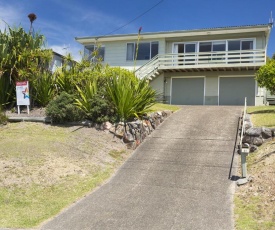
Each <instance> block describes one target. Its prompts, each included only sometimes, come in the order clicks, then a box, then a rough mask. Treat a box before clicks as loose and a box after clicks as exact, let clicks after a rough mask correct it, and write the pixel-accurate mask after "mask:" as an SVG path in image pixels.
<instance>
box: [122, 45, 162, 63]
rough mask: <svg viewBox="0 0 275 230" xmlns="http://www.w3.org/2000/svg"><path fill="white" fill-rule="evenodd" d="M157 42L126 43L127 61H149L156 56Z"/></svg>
mask: <svg viewBox="0 0 275 230" xmlns="http://www.w3.org/2000/svg"><path fill="white" fill-rule="evenodd" d="M158 49H159V44H158V42H141V43H139V44H138V47H137V43H127V55H126V60H127V61H133V60H135V59H136V60H150V59H152V58H153V57H155V56H156V55H157V54H158Z"/></svg>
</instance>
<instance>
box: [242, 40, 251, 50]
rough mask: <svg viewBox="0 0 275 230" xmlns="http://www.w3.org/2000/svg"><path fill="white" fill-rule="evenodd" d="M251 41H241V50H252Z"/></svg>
mask: <svg viewBox="0 0 275 230" xmlns="http://www.w3.org/2000/svg"><path fill="white" fill-rule="evenodd" d="M252 49H253V41H242V50H252Z"/></svg>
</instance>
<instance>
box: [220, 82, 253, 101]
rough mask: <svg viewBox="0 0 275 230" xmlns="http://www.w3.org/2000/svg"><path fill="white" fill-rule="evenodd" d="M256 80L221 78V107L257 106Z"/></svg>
mask: <svg viewBox="0 0 275 230" xmlns="http://www.w3.org/2000/svg"><path fill="white" fill-rule="evenodd" d="M255 84H256V83H255V80H254V78H253V77H221V78H220V87H219V104H220V105H244V98H245V97H247V104H248V105H255Z"/></svg>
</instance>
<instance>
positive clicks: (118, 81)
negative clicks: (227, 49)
mask: <svg viewBox="0 0 275 230" xmlns="http://www.w3.org/2000/svg"><path fill="white" fill-rule="evenodd" d="M106 91H107V95H108V97H109V100H110V101H111V102H112V103H113V104H114V107H115V109H116V112H117V114H118V116H119V118H120V120H121V121H122V122H124V124H125V123H126V122H127V121H128V120H130V119H132V118H134V117H137V118H140V117H141V116H142V115H143V114H144V113H146V112H148V109H149V108H150V107H151V106H152V105H154V104H155V103H156V97H157V93H156V91H155V90H153V89H152V88H151V86H150V85H149V83H148V80H147V79H138V78H137V77H135V75H134V73H132V72H128V73H127V74H126V72H125V71H123V74H122V75H114V76H112V77H111V78H110V79H109V80H108V81H107V88H106Z"/></svg>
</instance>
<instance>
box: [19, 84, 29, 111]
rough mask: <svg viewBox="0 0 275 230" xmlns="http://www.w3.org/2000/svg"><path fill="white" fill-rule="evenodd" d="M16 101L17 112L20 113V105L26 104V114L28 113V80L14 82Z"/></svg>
mask: <svg viewBox="0 0 275 230" xmlns="http://www.w3.org/2000/svg"><path fill="white" fill-rule="evenodd" d="M16 102H17V108H18V114H20V105H25V106H27V110H28V114H30V91H29V82H28V81H20V82H19V81H17V82H16Z"/></svg>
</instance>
